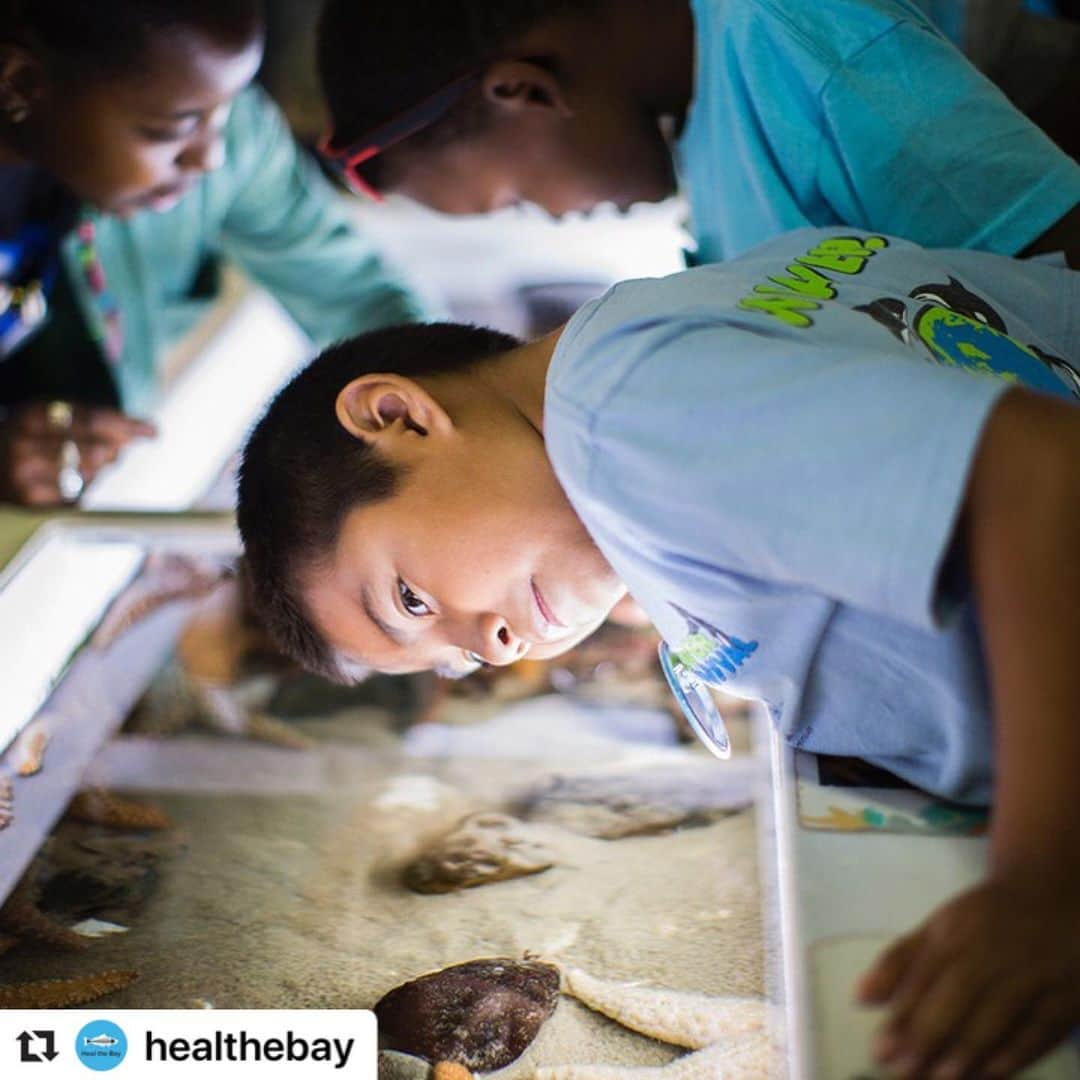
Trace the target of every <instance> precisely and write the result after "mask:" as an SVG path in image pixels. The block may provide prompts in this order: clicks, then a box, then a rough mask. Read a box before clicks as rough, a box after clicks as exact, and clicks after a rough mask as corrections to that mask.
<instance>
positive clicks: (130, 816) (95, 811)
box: [66, 788, 172, 831]
mask: <svg viewBox="0 0 1080 1080" xmlns="http://www.w3.org/2000/svg"><path fill="white" fill-rule="evenodd" d="M66 816H67V817H68V818H69V819H70V820H72V821H81V822H83V823H85V824H87V825H108V826H109V827H110V828H113V829H136V830H139V831H142V830H144V829H154V830H157V829H168V828H170V827H171V825H172V822H171V821H170V820H169V819H168V817H167V816H166V815H165V813H164V812H163V811H161V810H159V809H158V808H157V807H156V806H152V805H151V804H150V803H141V802H136V801H135V800H134V799H122V798H121V797H120V796H119V795H114V794H113V793H112V792H111V791H106V790H105V789H104V788H87V789H86V790H85V791H80V792H79V793H78V794H77V795H76V796H75V797H74V798H73V799H72V800H71V802H70V803H68V808H67V812H66Z"/></svg>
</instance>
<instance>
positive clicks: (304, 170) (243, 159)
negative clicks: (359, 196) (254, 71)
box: [221, 88, 424, 346]
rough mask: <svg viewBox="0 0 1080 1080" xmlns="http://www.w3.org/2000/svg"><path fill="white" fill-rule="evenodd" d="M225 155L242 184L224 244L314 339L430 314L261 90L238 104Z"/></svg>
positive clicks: (230, 212) (230, 211) (327, 339)
mask: <svg viewBox="0 0 1080 1080" xmlns="http://www.w3.org/2000/svg"><path fill="white" fill-rule="evenodd" d="M227 153H228V155H229V158H230V168H231V170H232V172H233V173H234V174H235V177H236V182H235V195H234V196H233V199H232V202H231V204H230V206H229V208H228V211H227V213H226V215H225V218H224V221H223V225H222V236H221V245H222V249H223V250H224V251H225V253H226V254H228V255H229V256H230V257H232V258H233V259H235V260H236V262H238V263H239V264H240V265H241V266H242V267H243V268H244V270H246V271H247V273H248V274H250V275H251V277H252V278H253V279H254V280H255V281H257V282H258V283H259V284H261V285H263V286H264V287H265V288H266V289H268V290H269V291H270V292H271V293H273V294H274V296H275V297H277V299H278V300H280V301H281V303H282V304H283V305H284V306H285V308H286V309H287V310H288V311H289V313H290V314H291V315H292V316H293V318H294V319H296V321H297V322H298V323H299V324H300V326H301V327H302V328H303V329H304V331H305V332H306V333H307V334H308V335H309V336H310V337H311V338H312V340H313V341H314V342H315V343H316V345H320V346H321V345H325V344H328V343H329V342H332V341H335V340H338V339H340V338H343V337H348V336H350V335H352V334H356V333H359V332H361V331H363V330H369V329H372V328H374V327H377V326H385V325H389V324H393V323H401V322H411V321H415V320H417V319H419V318H422V317H423V315H424V312H423V310H422V307H421V304H420V302H419V301H418V300H417V299H416V298H415V297H414V296H413V295H412V293H411V292H410V291H409V289H408V288H407V286H406V285H405V284H404V282H403V281H402V280H401V279H399V278H398V277H397V275H396V274H395V272H394V271H393V270H392V269H391V268H390V267H389V266H388V265H387V264H386V263H385V261H384V260H383V258H382V257H381V256H380V254H379V253H378V251H377V250H376V249H375V248H374V246H373V245H372V244H371V243H370V242H369V241H368V240H367V239H366V238H365V237H364V236H363V235H362V234H361V233H360V232H359V230H358V229H357V227H356V226H355V224H354V223H353V222H352V221H351V220H350V218H349V215H348V213H347V210H346V208H345V207H344V206H343V205H342V200H341V199H340V198H339V197H338V195H337V193H336V192H335V191H334V189H333V187H332V186H331V185H330V184H329V183H328V182H327V181H326V179H325V178H324V177H323V176H322V174H321V173H320V172H319V170H318V168H317V167H316V166H315V164H314V162H312V161H311V160H310V159H309V158H308V157H307V155H306V153H305V152H304V151H303V150H301V149H300V148H299V147H298V146H297V145H296V142H295V140H294V139H293V137H292V134H291V132H290V131H289V130H288V128H287V126H286V125H285V122H284V119H283V117H282V116H281V114H280V112H279V111H278V109H277V108H276V106H274V105H273V103H272V102H271V101H270V100H269V98H267V97H266V95H265V94H264V93H263V92H262V91H261V90H259V89H258V88H251V89H249V90H247V91H245V92H244V93H243V94H241V95H240V97H239V98H238V99H237V100H236V102H235V104H234V106H233V113H232V116H231V117H230V120H229V125H228V132H227Z"/></svg>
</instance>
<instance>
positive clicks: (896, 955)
mask: <svg viewBox="0 0 1080 1080" xmlns="http://www.w3.org/2000/svg"><path fill="white" fill-rule="evenodd" d="M857 994H858V998H859V1001H860V1002H861V1003H862V1004H888V1006H889V1012H888V1018H887V1020H886V1023H885V1026H884V1027H883V1029H882V1031H881V1032H880V1034H879V1036H878V1039H877V1042H876V1044H875V1054H876V1057H877V1058H878V1060H879V1061H880V1062H881V1063H883V1064H887V1065H888V1066H889V1067H890V1069H891V1070H892V1071H894V1072H895V1073H897V1074H898V1075H900V1076H918V1077H932V1078H934V1080H938V1078H940V1080H946V1078H948V1080H952V1078H954V1077H955V1078H959V1077H967V1076H980V1077H991V1076H993V1077H997V1076H1011V1075H1012V1074H1013V1073H1014V1072H1015V1071H1016V1070H1017V1069H1019V1068H1021V1067H1023V1066H1024V1065H1027V1064H1030V1063H1031V1062H1032V1061H1034V1060H1035V1059H1036V1058H1038V1057H1041V1056H1042V1055H1043V1054H1044V1053H1046V1052H1047V1051H1049V1050H1050V1049H1052V1048H1053V1047H1054V1046H1055V1045H1056V1044H1057V1043H1059V1042H1060V1041H1061V1040H1063V1039H1064V1038H1065V1037H1066V1035H1067V1034H1068V1033H1069V1030H1070V1029H1071V1028H1072V1027H1073V1026H1074V1025H1075V1024H1077V1023H1080V882H1077V881H1075V880H1070V881H1066V882H1061V881H1053V882H1051V881H1047V880H1045V879H1038V880H1022V881H1020V880H1017V879H1016V876H1010V877H997V878H994V879H991V880H990V881H987V882H986V883H984V884H983V885H980V886H979V887H978V888H976V889H972V890H971V891H970V892H967V893H964V894H962V895H961V896H959V897H957V898H956V899H955V900H952V901H950V902H949V903H948V904H945V905H944V906H943V907H941V908H939V909H938V910H937V911H935V912H934V913H933V914H932V915H931V916H930V917H929V918H928V919H927V920H926V921H925V922H924V923H923V924H922V926H920V927H918V928H917V929H916V930H914V931H913V932H912V933H910V934H908V935H907V936H906V937H904V938H901V939H900V940H899V941H897V942H896V943H895V944H893V945H892V946H891V947H890V948H889V949H887V950H886V951H885V952H884V953H883V954H882V955H881V956H879V957H878V959H877V961H876V962H875V964H874V966H873V967H872V968H871V969H870V971H868V972H867V973H866V974H865V975H864V976H863V977H862V979H861V980H860V982H859V985H858V988H857Z"/></svg>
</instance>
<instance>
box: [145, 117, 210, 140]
mask: <svg viewBox="0 0 1080 1080" xmlns="http://www.w3.org/2000/svg"><path fill="white" fill-rule="evenodd" d="M196 126H197V125H196V124H195V123H194V122H190V121H189V122H187V123H184V124H179V125H176V126H174V127H156V126H153V125H144V126H143V127H141V128H139V132H140V134H141V135H142V137H143V138H144V139H149V140H150V142H179V141H180V140H181V139H186V138H188V137H189V136H191V135H193V134H194V132H195V128H196Z"/></svg>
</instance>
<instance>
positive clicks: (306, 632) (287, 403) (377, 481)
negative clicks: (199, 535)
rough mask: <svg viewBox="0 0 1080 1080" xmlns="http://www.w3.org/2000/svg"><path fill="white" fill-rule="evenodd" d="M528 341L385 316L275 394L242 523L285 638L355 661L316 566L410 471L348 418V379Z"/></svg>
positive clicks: (255, 445) (247, 463)
mask: <svg viewBox="0 0 1080 1080" xmlns="http://www.w3.org/2000/svg"><path fill="white" fill-rule="evenodd" d="M520 344H521V343H520V342H519V341H518V340H517V338H514V337H511V336H510V335H509V334H503V333H500V332H499V331H497V330H487V329H484V328H482V327H478V326H464V325H461V324H458V323H426V324H419V323H418V324H413V325H408V326H392V327H385V328H383V329H381V330H375V331H372V332H371V333H369V334H363V335H361V336H360V337H356V338H350V339H349V340H347V341H342V342H339V343H338V344H337V345H333V346H331V347H330V348H329V349H327V350H326V351H325V352H323V353H322V354H321V355H320V356H318V357H317V358H316V359H315V360H313V361H312V362H311V363H310V364H309V365H308V366H307V367H306V368H304V369H303V370H302V371H301V372H300V373H299V374H297V375H296V376H295V377H294V378H293V379H292V381H291V382H290V383H289V384H288V385H287V386H286V387H285V388H284V389H283V390H281V391H280V392H279V393H278V395H277V396H276V397H275V398H274V400H273V401H272V402H271V403H270V405H269V407H268V408H267V410H266V412H265V413H264V414H263V417H262V419H261V420H260V421H259V422H258V424H257V425H256V426H255V429H254V430H253V431H252V433H251V436H250V437H249V439H248V442H247V446H246V447H245V448H244V454H243V460H242V462H241V466H240V480H239V484H238V490H237V523H238V525H239V527H240V535H241V538H242V539H243V542H244V551H245V556H244V558H245V564H246V570H247V581H248V585H249V596H250V600H251V605H252V608H253V610H254V613H255V616H256V618H257V619H259V621H260V622H261V623H262V624H263V626H264V628H265V629H266V631H267V633H268V634H269V635H270V637H271V639H272V640H273V642H274V643H275V645H276V646H277V647H278V648H279V649H281V650H282V651H283V652H284V653H285V654H286V655H287V656H289V657H291V658H292V659H294V660H296V661H297V662H298V663H300V664H301V665H303V666H304V667H305V668H307V669H309V670H311V671H315V672H317V673H318V674H321V675H324V676H326V677H327V678H330V679H334V680H335V681H349V679H350V672H349V671H348V670H347V668H346V667H345V666H344V665H343V664H342V662H341V659H340V658H339V657H337V656H335V655H334V652H333V650H332V649H331V648H330V647H329V646H328V645H327V643H326V642H325V641H324V640H323V638H322V635H321V634H320V633H319V632H318V631H317V630H316V629H315V627H314V626H313V624H312V622H311V619H310V618H309V616H308V614H307V610H306V605H305V602H304V599H303V586H304V582H305V581H306V576H307V574H308V573H309V572H310V571H311V570H312V569H314V568H317V567H318V565H319V564H320V562H321V561H322V560H324V559H326V558H327V557H328V556H330V555H331V554H332V553H333V551H334V548H335V546H336V544H337V540H338V535H339V533H340V531H341V526H342V523H343V522H344V519H345V517H346V515H347V514H348V513H349V511H351V510H352V509H354V508H355V507H357V506H361V505H365V504H371V503H377V502H381V501H382V500H383V499H386V498H389V497H390V496H391V495H392V494H393V493H394V491H395V489H396V487H397V485H398V483H399V482H400V480H401V475H400V473H399V471H398V470H396V469H395V468H394V467H392V466H391V465H389V464H388V463H387V462H386V461H385V460H384V459H383V458H382V457H381V456H380V455H379V454H378V453H376V452H375V451H374V450H372V449H370V448H369V446H368V445H367V444H366V443H365V442H363V441H362V440H360V439H357V438H355V437H354V436H352V435H351V434H349V432H347V431H346V430H345V429H344V428H343V427H342V426H341V424H340V423H338V421H337V417H336V412H335V406H336V402H337V397H338V394H339V393H340V392H341V390H342V388H343V387H344V386H346V385H347V384H348V383H350V382H351V381H352V380H353V379H356V378H359V377H360V376H361V375H366V374H372V373H375V372H386V373H393V374H397V375H403V376H405V377H406V378H415V377H418V376H423V375H435V374H438V373H442V372H449V371H464V370H466V369H467V368H468V367H470V366H471V365H472V364H474V363H475V362H477V361H479V360H482V359H485V358H486V357H490V356H494V355H496V354H498V353H502V352H508V351H509V350H511V349H513V348H516V347H517V346H518V345H520Z"/></svg>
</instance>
